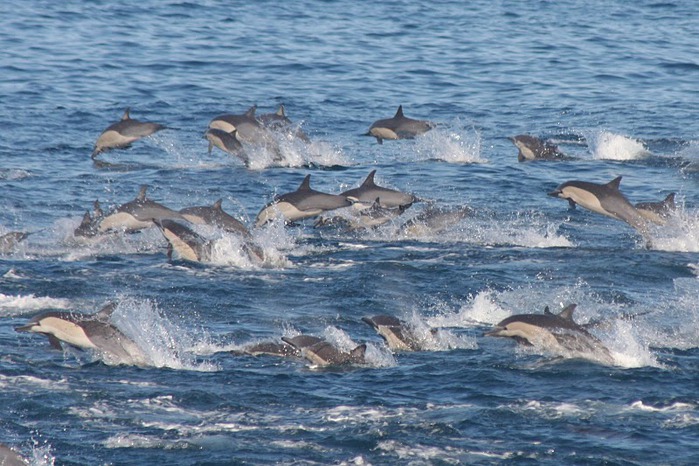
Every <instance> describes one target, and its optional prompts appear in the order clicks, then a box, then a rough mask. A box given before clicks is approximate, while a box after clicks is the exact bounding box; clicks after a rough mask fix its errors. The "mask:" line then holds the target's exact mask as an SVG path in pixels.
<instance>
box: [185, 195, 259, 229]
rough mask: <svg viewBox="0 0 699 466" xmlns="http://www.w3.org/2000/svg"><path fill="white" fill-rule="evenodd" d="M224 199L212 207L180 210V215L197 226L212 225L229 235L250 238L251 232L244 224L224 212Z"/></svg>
mask: <svg viewBox="0 0 699 466" xmlns="http://www.w3.org/2000/svg"><path fill="white" fill-rule="evenodd" d="M222 203H223V199H219V200H217V201H216V202H214V204H213V205H211V206H195V207H186V208H184V209H180V214H181V215H182V216H183V217H184V218H185V219H187V220H188V221H189V222H191V223H194V224H196V225H212V226H215V227H217V228H220V229H222V230H225V231H227V232H229V233H237V234H240V235H243V236H244V237H246V238H249V237H250V231H249V230H248V229H247V227H246V226H245V225H243V223H242V222H241V221H240V220H238V219H237V218H235V217H233V216H232V215H230V214H228V213H227V212H226V211H224V210H223V207H222V206H221V205H222Z"/></svg>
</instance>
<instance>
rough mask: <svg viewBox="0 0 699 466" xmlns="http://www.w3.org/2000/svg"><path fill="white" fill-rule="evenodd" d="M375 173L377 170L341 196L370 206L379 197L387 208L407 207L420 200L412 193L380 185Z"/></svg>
mask: <svg viewBox="0 0 699 466" xmlns="http://www.w3.org/2000/svg"><path fill="white" fill-rule="evenodd" d="M375 175H376V170H372V171H371V173H369V175H368V176H367V177H366V179H365V180H364V182H363V183H362V185H361V186H359V187H358V188H354V189H350V190H347V191H345V192H343V193H340V196H344V197H346V198H347V199H349V200H350V201H353V202H361V203H364V204H365V205H367V204H368V205H369V206H370V205H372V204H373V203H374V201H375V200H376V199H378V200H379V203H380V204H381V207H386V208H392V207H402V208H404V209H405V208H408V207H410V206H411V205H412V204H413V203H414V202H417V201H418V198H416V197H415V196H413V195H412V194H408V193H403V192H400V191H396V190H395V189H389V188H384V187H382V186H378V185H377V184H376V183H375V182H374V176H375Z"/></svg>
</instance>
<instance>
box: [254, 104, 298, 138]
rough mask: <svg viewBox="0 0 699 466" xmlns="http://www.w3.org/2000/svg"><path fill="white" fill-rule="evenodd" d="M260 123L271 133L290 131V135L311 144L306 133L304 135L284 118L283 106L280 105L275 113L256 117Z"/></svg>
mask: <svg viewBox="0 0 699 466" xmlns="http://www.w3.org/2000/svg"><path fill="white" fill-rule="evenodd" d="M258 120H259V121H260V123H262V125H263V126H265V127H266V128H269V129H271V130H272V131H286V132H288V131H289V130H291V132H290V134H291V135H293V136H294V137H297V138H298V139H300V140H302V141H303V142H311V140H310V138H309V137H308V135H306V133H304V132H303V131H302V130H301V128H298V127H294V124H293V123H292V122H291V120H290V119H289V118H288V117H287V116H286V110H285V109H284V105H280V106H279V108H278V109H277V111H276V112H273V113H264V114H262V115H260V116H259V117H258Z"/></svg>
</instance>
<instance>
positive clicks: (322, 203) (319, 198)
mask: <svg viewBox="0 0 699 466" xmlns="http://www.w3.org/2000/svg"><path fill="white" fill-rule="evenodd" d="M351 205H352V203H351V202H350V201H349V200H348V199H347V198H346V197H345V196H342V195H337V194H326V193H322V192H320V191H316V190H314V189H311V175H306V177H305V178H304V179H303V182H301V185H300V186H299V187H298V189H297V190H296V191H292V192H290V193H286V194H282V195H281V196H276V197H275V199H274V200H273V201H272V202H270V203H269V204H267V205H266V206H264V207H263V208H262V210H260V212H259V213H258V214H257V217H256V218H255V226H256V227H259V226H262V225H264V224H265V223H267V222H269V221H271V220H273V219H274V218H276V217H278V216H279V214H281V215H282V216H283V217H284V220H285V221H286V223H293V222H295V221H297V220H302V219H305V218H311V217H316V216H318V215H320V214H322V213H323V212H327V211H328V210H334V209H339V208H341V207H349V206H351Z"/></svg>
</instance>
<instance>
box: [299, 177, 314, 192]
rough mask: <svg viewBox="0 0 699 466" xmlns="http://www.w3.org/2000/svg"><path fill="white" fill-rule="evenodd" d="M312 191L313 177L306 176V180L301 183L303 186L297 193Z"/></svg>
mask: <svg viewBox="0 0 699 466" xmlns="http://www.w3.org/2000/svg"><path fill="white" fill-rule="evenodd" d="M310 190H311V175H306V178H304V179H303V181H302V182H301V186H299V189H297V191H310Z"/></svg>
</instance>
